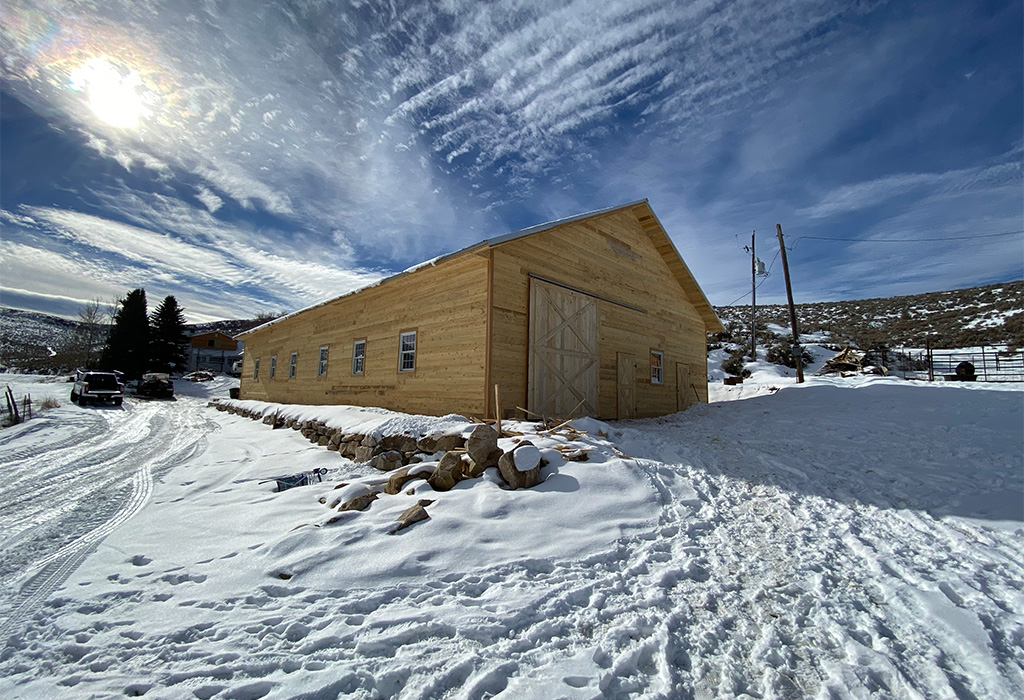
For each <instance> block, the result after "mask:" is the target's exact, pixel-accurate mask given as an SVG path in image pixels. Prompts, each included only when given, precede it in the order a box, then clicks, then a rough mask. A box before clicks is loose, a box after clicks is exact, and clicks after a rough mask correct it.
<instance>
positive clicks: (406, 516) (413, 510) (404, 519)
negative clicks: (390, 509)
mask: <svg viewBox="0 0 1024 700" xmlns="http://www.w3.org/2000/svg"><path fill="white" fill-rule="evenodd" d="M429 517H430V516H429V515H428V514H427V509H426V508H424V507H423V506H422V505H420V504H419V503H417V504H416V505H414V506H410V507H408V508H406V509H405V510H404V511H403V512H402V514H401V515H399V516H398V522H397V523H395V524H394V525H392V526H391V529H390V530H389V531H388V532H389V533H390V534H392V535H393V534H395V533H396V532H398V531H399V530H404V529H405V528H407V527H409V526H410V525H412V524H413V523H418V522H419V521H421V520H427V519H428V518H429Z"/></svg>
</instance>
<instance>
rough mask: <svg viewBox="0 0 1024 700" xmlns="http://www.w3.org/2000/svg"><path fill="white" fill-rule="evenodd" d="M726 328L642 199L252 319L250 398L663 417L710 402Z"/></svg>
mask: <svg viewBox="0 0 1024 700" xmlns="http://www.w3.org/2000/svg"><path fill="white" fill-rule="evenodd" d="M721 329H722V324H721V322H720V321H719V319H718V317H717V316H716V315H715V312H714V310H713V309H712V307H711V304H710V303H709V302H708V300H707V297H706V296H705V295H704V293H703V292H702V291H701V289H700V287H699V286H698V285H697V282H696V280H695V279H694V277H693V275H692V273H691V272H690V270H689V268H688V267H687V266H686V263H684V262H683V259H682V258H681V257H680V256H679V253H678V251H677V250H676V248H675V246H674V245H673V244H672V241H671V240H670V239H669V237H668V234H667V233H666V232H665V229H664V227H663V226H662V225H661V222H660V221H659V220H658V217H657V216H655V214H654V212H653V211H652V209H651V207H650V205H649V204H648V202H647V200H642V201H639V202H633V203H630V204H625V205H622V206H617V207H612V208H608V209H602V210H600V211H594V212H589V213H586V214H581V215H579V216H574V217H571V218H568V219H561V220H558V221H553V222H550V223H546V224H542V225H540V226H534V227H531V228H528V229H524V230H522V231H517V232H515V233H510V234H507V235H504V236H499V237H497V238H492V239H489V240H486V241H483V242H481V243H478V244H476V245H473V246H470V247H468V248H465V249H463V250H460V251H458V252H455V253H452V254H450V255H447V256H444V257H441V258H438V259H437V260H434V261H431V262H430V263H427V264H424V265H422V266H420V267H417V268H414V269H412V270H409V271H407V272H403V273H401V274H398V275H395V276H393V277H389V278H387V279H385V280H383V281H382V282H380V283H378V284H376V285H374V286H372V287H368V288H365V289H361V290H359V291H357V292H353V293H351V294H347V295H345V296H341V297H338V298H336V299H332V300H331V301H327V302H324V303H321V304H318V305H316V306H313V307H310V308H307V309H304V310H302V311H298V312H295V313H293V314H291V315H288V316H285V317H282V318H279V319H277V320H274V321H271V322H270V323H267V324H264V325H262V326H259V327H257V328H254V329H252V330H250V331H248V332H246V333H243V334H241V335H240V336H239V338H242V339H244V340H245V355H244V362H243V367H242V380H241V397H242V398H243V399H259V400H265V401H273V402H279V403H304V404H325V403H326V404H350V405H357V406H379V407H382V408H389V409H393V410H397V411H404V412H410V413H424V414H428V415H443V414H448V413H458V414H462V415H466V416H479V417H493V416H495V415H499V416H501V417H502V418H507V417H519V418H524V417H527V415H526V413H525V412H524V411H523V409H524V408H525V409H527V411H529V413H530V414H532V415H535V416H546V417H568V416H582V415H587V416H594V417H598V418H634V417H645V416H658V415H664V414H668V413H673V412H676V411H681V410H684V409H685V408H687V407H688V406H690V405H692V404H694V403H696V402H706V401H707V400H708V387H707V373H706V342H707V341H706V336H707V333H709V332H717V331H720V330H721ZM496 387H497V389H495V388H496ZM495 396H497V397H498V399H497V401H498V402H500V404H496V399H495Z"/></svg>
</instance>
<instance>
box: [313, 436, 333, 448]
mask: <svg viewBox="0 0 1024 700" xmlns="http://www.w3.org/2000/svg"><path fill="white" fill-rule="evenodd" d="M316 444H317V445H319V446H320V447H326V446H327V445H330V444H331V439H330V438H329V437H327V436H326V435H321V436H320V437H318V438H317V440H316Z"/></svg>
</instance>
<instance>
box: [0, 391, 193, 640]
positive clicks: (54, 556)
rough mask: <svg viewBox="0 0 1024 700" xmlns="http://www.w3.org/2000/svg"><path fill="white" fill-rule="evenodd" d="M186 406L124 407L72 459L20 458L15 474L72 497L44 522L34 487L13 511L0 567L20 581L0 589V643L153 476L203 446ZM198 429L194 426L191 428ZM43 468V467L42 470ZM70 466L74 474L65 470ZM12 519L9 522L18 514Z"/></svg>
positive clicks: (123, 517)
mask: <svg viewBox="0 0 1024 700" xmlns="http://www.w3.org/2000/svg"><path fill="white" fill-rule="evenodd" d="M191 403H194V402H186V403H185V406H186V407H185V408H182V406H183V404H182V403H176V404H157V403H148V404H135V405H131V404H127V403H126V406H129V407H130V408H129V410H126V411H125V412H123V413H122V412H117V413H114V412H110V413H109V414H108V415H107V416H105V417H106V419H107V426H106V429H105V430H104V431H103V432H102V433H100V434H99V435H94V436H92V437H91V439H90V440H87V441H86V442H84V443H82V444H80V445H79V446H78V447H77V448H75V453H76V454H75V455H74V457H75V459H67V458H66V456H65V457H64V458H62V459H55V460H53V461H49V456H48V455H46V454H44V453H40V454H38V455H36V456H35V457H29V458H28V459H27V461H25V460H26V458H25V457H21V459H22V460H23V461H22V464H21V465H19V469H26V470H28V471H30V472H31V471H34V472H35V473H37V474H40V473H42V474H44V475H45V478H48V479H53V478H59V479H60V480H61V484H60V491H61V492H62V493H68V494H75V496H74V498H73V499H72V503H71V504H70V505H69V506H68V507H66V508H60V509H51V512H50V513H48V514H47V515H49V516H51V517H44V518H42V519H40V507H39V506H38V503H40V502H41V503H43V504H44V508H45V503H46V499H47V498H52V497H53V495H52V491H53V489H52V488H46V487H45V485H44V484H39V490H40V491H41V492H42V495H41V496H40V495H37V496H36V497H35V498H31V499H24V500H23V501H22V502H21V503H20V507H21V513H20V515H21V517H22V518H24V520H25V521H26V522H27V523H28V524H29V525H28V526H26V527H24V529H23V530H22V531H21V532H19V533H18V534H16V535H14V536H12V537H8V538H7V539H6V540H5V541H4V542H3V544H2V546H0V562H2V563H5V564H6V566H4V567H3V569H4V570H8V571H10V570H12V569H13V570H14V571H15V572H18V573H20V571H21V570H22V568H21V567H24V573H23V574H20V575H18V576H17V579H16V580H15V579H13V578H11V577H10V576H8V578H7V579H6V580H5V581H4V584H5V585H6V586H8V587H13V590H12V593H11V596H10V597H11V598H12V605H11V608H10V610H9V612H8V613H7V614H6V616H5V619H4V621H3V622H2V623H0V639H2V638H6V637H8V636H9V635H10V634H11V633H13V632H14V631H16V630H17V629H18V628H19V627H20V626H21V625H22V624H23V623H24V622H25V620H26V618H28V617H30V616H31V615H33V614H34V613H37V611H38V609H39V606H40V604H41V603H42V602H43V601H44V600H45V599H46V598H47V597H48V596H49V595H50V594H52V593H53V592H54V591H55V590H56V589H57V588H58V587H59V586H60V585H61V584H62V583H63V582H64V580H66V579H67V577H68V576H69V575H70V574H71V573H72V572H73V571H74V570H75V569H76V568H77V567H78V566H79V564H81V562H82V561H83V560H84V559H85V557H86V556H88V554H89V553H90V552H92V551H93V549H94V548H95V547H96V545H97V544H98V543H99V542H101V541H102V540H103V538H105V537H106V536H107V535H108V534H110V533H111V532H112V531H113V530H114V529H116V528H117V527H119V526H121V525H123V524H124V523H125V522H127V521H128V520H129V519H130V518H131V517H132V516H133V515H135V513H137V512H138V511H139V510H140V509H141V508H142V507H143V506H145V504H146V503H147V502H148V501H149V498H150V496H151V495H152V491H153V479H154V476H159V475H160V474H162V472H163V471H164V470H166V468H168V467H169V466H171V465H173V464H175V463H177V462H180V461H182V460H185V459H188V458H189V457H190V456H192V455H193V454H195V453H197V452H198V451H199V450H201V449H202V448H203V447H204V446H205V437H203V436H204V434H205V430H203V429H197V427H196V422H197V421H196V418H197V416H198V409H197V408H196V407H195V406H192V405H190V404H191ZM202 422H203V421H202V419H200V420H199V423H202ZM44 461H45V462H47V464H45V465H44V464H42V462H44ZM72 464H77V465H81V466H77V467H75V468H73V469H69V468H68V467H70V465H72ZM61 468H63V469H64V471H63V472H61ZM42 478H44V477H37V480H38V479H42ZM126 478H128V479H130V487H129V488H127V489H121V490H122V491H126V492H127V494H126V496H124V497H123V498H117V497H115V498H109V497H108V498H103V496H104V495H109V494H110V493H112V492H113V493H115V494H116V493H118V491H116V490H114V487H115V486H116V485H117V484H121V483H123V481H124V480H125V479H126ZM37 483H38V481H37ZM19 488H20V489H22V490H16V491H15V494H19V493H22V494H23V493H24V487H19ZM112 490H113V491H112ZM4 496H5V497H6V494H4ZM13 515H14V517H17V516H18V515H19V513H15V514H13ZM9 517H10V516H9ZM51 520H52V522H50V521H51ZM54 528H57V529H60V530H62V531H63V533H64V536H63V537H62V538H60V539H56V540H55V539H54V538H49V537H46V534H47V532H48V531H49V530H52V529H54ZM55 542H56V543H55ZM26 554H27V555H28V559H29V561H26ZM19 563H20V567H19V566H18V564H19Z"/></svg>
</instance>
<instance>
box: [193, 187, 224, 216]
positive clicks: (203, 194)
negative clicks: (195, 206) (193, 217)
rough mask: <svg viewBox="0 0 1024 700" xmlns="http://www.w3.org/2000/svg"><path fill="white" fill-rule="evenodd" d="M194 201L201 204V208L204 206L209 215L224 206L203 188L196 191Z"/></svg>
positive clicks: (218, 198)
mask: <svg viewBox="0 0 1024 700" xmlns="http://www.w3.org/2000/svg"><path fill="white" fill-rule="evenodd" d="M196 199H198V200H199V201H200V202H202V203H203V206H205V207H206V208H207V210H209V212H210V213H211V214H213V213H215V212H216V211H217V210H218V209H220V208H221V207H222V206H224V200H223V199H221V198H220V197H218V196H217V195H215V194H214V193H213V192H211V191H210V190H208V189H207V188H205V187H200V188H199V189H198V191H197V192H196Z"/></svg>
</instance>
